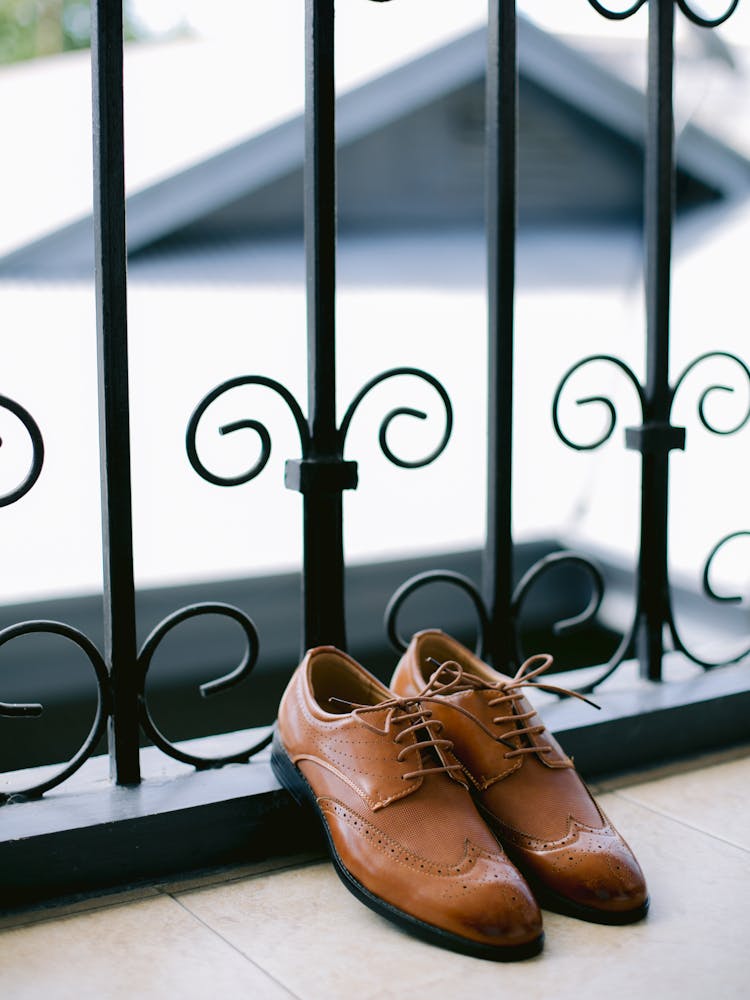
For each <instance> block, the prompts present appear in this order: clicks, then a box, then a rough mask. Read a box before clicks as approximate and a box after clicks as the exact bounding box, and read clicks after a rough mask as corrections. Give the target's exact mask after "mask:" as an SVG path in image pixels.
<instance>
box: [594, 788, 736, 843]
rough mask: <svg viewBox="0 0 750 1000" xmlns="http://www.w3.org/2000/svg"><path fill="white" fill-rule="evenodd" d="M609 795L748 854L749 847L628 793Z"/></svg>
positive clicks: (612, 793) (618, 792)
mask: <svg viewBox="0 0 750 1000" xmlns="http://www.w3.org/2000/svg"><path fill="white" fill-rule="evenodd" d="M609 794H610V795H614V796H616V797H617V798H620V799H624V800H625V801H626V802H630V803H631V805H635V806H640V807H641V808H642V809H646V810H647V811H648V812H650V813H653V814H654V815H655V816H663V817H664V819H669V820H671V821H672V822H673V823H679V825H680V826H684V827H685V828H686V829H688V830H692V831H693V832H694V833H702V834H703V836H705V837H710V838H711V839H712V840H718V841H719V843H720V844H726V845H727V847H734V848H735V849H736V850H738V851H742V852H743V853H744V854H750V848H748V847H745V846H744V845H743V844H738V843H736V841H734V840H727V838H726V837H720V836H719V835H718V834H717V833H711V831H710V830H704V829H703V828H702V827H700V826H694V825H693V824H692V823H688V822H687V821H686V820H684V819H680V817H679V816H673V815H672V814H671V813H668V812H663V811H662V810H661V809H657V808H655V807H654V806H650V805H647V804H646V803H645V802H641V801H640V800H639V799H634V798H631V796H630V795H624V794H623V793H622V792H620V791H617V792H609Z"/></svg>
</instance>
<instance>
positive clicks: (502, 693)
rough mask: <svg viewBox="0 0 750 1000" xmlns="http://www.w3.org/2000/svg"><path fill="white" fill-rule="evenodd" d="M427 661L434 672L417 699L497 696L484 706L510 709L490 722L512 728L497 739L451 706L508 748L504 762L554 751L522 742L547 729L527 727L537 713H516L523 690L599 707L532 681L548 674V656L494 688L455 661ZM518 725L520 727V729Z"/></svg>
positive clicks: (540, 656) (575, 693)
mask: <svg viewBox="0 0 750 1000" xmlns="http://www.w3.org/2000/svg"><path fill="white" fill-rule="evenodd" d="M427 660H428V662H429V663H432V664H434V665H435V666H436V667H437V669H436V670H435V672H434V673H433V674H432V676H431V677H430V679H429V681H428V682H427V685H426V686H425V688H424V690H423V691H422V692H421V693H420V695H419V697H420V698H421V699H422V700H431V699H432V698H433V697H440V698H444V697H445V696H446V695H449V694H456V693H458V692H460V691H470V690H476V691H496V692H497V695H496V697H494V698H491V699H490V700H489V701H488V702H487V704H488V706H490V707H491V708H494V707H495V706H497V705H505V706H507V708H508V709H509V714H507V715H497V716H495V717H494V718H493V720H492V722H493V724H494V725H496V726H502V725H505V724H506V723H510V724H511V727H512V728H510V729H509V730H508V731H507V732H504V733H501V734H500V735H498V734H497V732H496V731H493V730H491V729H489V728H488V727H487V726H485V724H484V723H483V722H482V720H481V719H478V718H477V717H476V715H474V714H473V713H472V712H469V711H467V710H466V709H465V708H463V707H462V706H460V705H456V704H455V703H452V705H451V707H452V708H455V709H457V710H458V711H459V712H461V714H462V715H466V716H468V717H469V718H470V719H472V721H474V722H475V723H476V724H477V725H478V726H479V727H480V728H481V729H482V730H484V732H485V733H486V734H487V735H488V736H490V737H491V738H492V739H493V740H495V741H497V742H499V743H504V744H505V745H506V746H507V747H508V748H509V749H508V750H507V751H506V753H505V754H504V755H503V756H504V757H505V759H506V760H510V759H512V758H513V757H520V756H522V755H523V754H532V753H552V750H553V748H552V747H551V746H549V745H548V744H547V745H545V744H542V745H541V746H536V745H534V744H531V742H530V740H528V741H527V742H524V737H532V736H539V735H541V734H542V733H543V732H545V729H546V727H545V726H544V725H542V724H541V723H539V724H538V725H534V726H531V725H527V724H526V723H528V722H529V720H530V719H532V718H533V717H534V716H535V715H536V714H537V713H536V710H535V709H531V710H530V711H528V712H521V711H519V705H518V702H519V701H520V699H521V698H523V696H524V695H523V691H522V688H538V689H539V690H541V691H550V692H552V693H553V694H559V695H563V696H564V697H570V698H578V699H579V700H580V701H585V702H586V704H587V705H591V706H592V708H600V707H601V706H600V705H597V704H596V702H593V701H591V700H590V699H589V698H586V697H585V695H582V694H581V693H580V692H579V691H571V690H570V689H569V688H564V687H559V686H558V685H556V684H550V683H548V682H547V681H538V680H535V679H534V678H536V677H539V675H540V674H543V673H544V672H545V671H546V670H549V668H550V667H551V666H552V663H553V662H554V661H553V658H552V657H551V656H550V655H549V653H537V654H536V655H535V656H530V657H529V658H528V659H527V660H525V661H524V662H523V663H522V664H521V666H520V667H519V668H518V670H517V671H516V674H515V675H514V677H512V678H511V679H510V680H500V681H497V683H495V684H491V683H489V682H488V681H487V680H485V679H484V678H483V677H479V676H478V675H477V674H472V673H471V672H470V671H468V670H466V669H465V668H464V667H462V666H461V664H460V663H457V662H456V661H455V660H446V661H445V662H443V663H440V661H439V660H436V659H434V658H433V657H431V656H430V657H428V658H427ZM519 723H521V725H520V726H519ZM516 741H517V742H516Z"/></svg>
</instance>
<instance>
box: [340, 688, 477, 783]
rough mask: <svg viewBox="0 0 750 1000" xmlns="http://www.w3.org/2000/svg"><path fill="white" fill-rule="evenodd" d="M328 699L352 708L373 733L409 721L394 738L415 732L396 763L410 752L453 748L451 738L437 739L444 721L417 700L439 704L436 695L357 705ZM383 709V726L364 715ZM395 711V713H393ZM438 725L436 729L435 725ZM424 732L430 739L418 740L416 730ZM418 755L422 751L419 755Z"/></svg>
mask: <svg viewBox="0 0 750 1000" xmlns="http://www.w3.org/2000/svg"><path fill="white" fill-rule="evenodd" d="M328 700H329V701H336V702H338V703H339V704H341V705H348V706H349V708H351V710H352V713H351V714H352V716H353V718H355V719H356V720H357V722H360V723H361V724H362V725H363V726H366V727H367V729H370V730H371V731H372V732H374V733H382V734H387V733H388V732H390V730H391V727H392V724H393V722H411V725H408V726H406V727H405V728H404V729H401V730H400V731H399V732H397V733H396V734H395V736H394V737H393V742H394V743H402V742H403V740H404V738H405V737H406V736H408V735H409V734H410V733H413V734H414V740H415V741H414V743H409V744H408V745H407V746H405V747H402V748H401V750H400V751H399V752H398V754H397V756H396V759H397V760H398V762H399V763H403V761H404V758H405V757H406V755H407V754H409V753H412V752H413V751H415V750H416V751H421V750H429V749H431V748H434V749H435V751H436V752H437V750H438V748H439V747H442V748H443V749H444V750H452V749H453V741H452V740H447V739H445V738H442V739H441V738H439V733H440V732H441V731H442V730H443V729H444V728H445V727H444V725H443V723H442V722H440V720H439V719H433V718H432V712H431V711H430V709H429V708H426V709H425V708H421V707H420V705H419V703H420V702H421V701H434V702H437V703H438V704H439V701H438V699H437V698H433V697H431V696H429V695H428V696H427V697H426V698H422V697H418V698H396V697H394V698H387V699H386V700H385V701H381V702H379V703H378V704H377V705H358V704H357V703H356V702H353V701H345V700H344V699H343V698H329V699H328ZM382 711H385V712H386V718H385V725H384V726H383V728H382V729H380V728H379V727H378V726H376V725H373V724H372V723H371V722H368V721H367V719H365V718H364V716H365V715H368V714H370V713H372V712H382ZM396 713H398V715H397V714H396ZM434 727H437V728H434ZM420 729H421V730H423V731H426V732H427V734H428V735H429V739H426V740H425V739H423V740H420V739H419V736H418V732H419V730H420ZM420 757H421V754H420ZM437 757H438V759H440V755H439V753H437ZM460 770H462V767H461V765H460V764H458V763H456V764H442V763H441V764H440V765H439V766H437V767H421V768H418V769H417V770H415V771H408V772H407V773H406V774H402V775H401V778H402V780H403V781H406V780H407V779H409V778H421V777H422V776H423V775H425V774H438V773H440V772H443V771H445V772H449V771H460Z"/></svg>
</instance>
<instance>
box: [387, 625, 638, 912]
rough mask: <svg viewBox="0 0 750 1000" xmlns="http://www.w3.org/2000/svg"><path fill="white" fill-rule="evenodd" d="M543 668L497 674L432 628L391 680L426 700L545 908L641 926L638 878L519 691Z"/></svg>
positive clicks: (540, 660)
mask: <svg viewBox="0 0 750 1000" xmlns="http://www.w3.org/2000/svg"><path fill="white" fill-rule="evenodd" d="M551 662H552V657H550V656H547V655H542V656H535V657H531V659H529V660H527V661H526V663H524V664H523V666H522V667H521V668H520V670H519V671H518V673H517V674H516V676H515V677H507V676H504V675H503V674H500V673H498V672H497V671H495V670H493V669H492V668H491V667H489V666H488V665H487V664H486V663H484V662H483V661H482V660H480V659H479V658H478V657H477V656H475V655H474V654H473V653H472V652H470V651H469V650H468V649H466V648H465V647H464V646H462V645H461V643H459V642H457V641H456V640H455V639H452V638H451V637H450V636H448V635H446V634H445V633H443V632H440V631H437V630H429V631H425V632H419V633H417V635H415V636H414V638H413V639H412V642H411V644H410V646H409V648H408V649H407V651H406V653H405V654H404V656H403V657H402V659H401V662H400V663H399V665H398V667H397V668H396V672H395V674H394V676H393V680H392V681H391V685H392V689H393V690H394V691H395V692H396V693H397V694H398V695H400V696H401V697H403V698H414V697H419V696H421V697H423V698H424V697H428V698H429V699H430V707H431V708H432V710H433V712H434V717H435V719H436V720H437V721H440V722H442V723H443V724H444V727H445V728H444V733H445V735H446V736H447V737H449V738H450V739H451V741H452V742H453V749H454V753H455V755H456V757H457V758H458V759H459V760H460V761H461V764H462V765H463V769H464V772H465V774H466V776H467V777H468V779H469V780H470V782H471V787H472V791H473V794H474V797H475V800H476V802H477V804H478V806H479V809H480V812H481V814H482V816H483V817H484V818H485V819H486V820H487V822H488V824H489V825H490V826H491V827H492V829H493V830H494V831H495V833H496V834H497V836H498V838H499V839H500V841H501V843H502V844H503V846H504V847H505V849H506V850H507V852H508V854H509V856H510V857H511V858H512V860H513V861H514V862H515V863H516V865H518V867H519V869H520V870H521V871H522V872H523V874H524V875H525V876H526V878H527V879H528V881H529V884H530V885H531V886H532V888H533V890H534V892H535V895H536V897H537V899H538V900H539V902H540V903H541V904H542V905H543V906H546V907H547V908H548V909H552V910H556V911H558V912H562V913H567V914H569V915H571V916H576V917H579V918H581V919H584V920H591V921H594V922H597V923H607V924H624V923H631V922H633V921H635V920H640V919H641V918H642V917H644V916H645V915H646V912H647V910H648V894H647V890H646V882H645V880H644V877H643V873H642V871H641V869H640V867H639V865H638V862H637V861H636V859H635V857H634V856H633V853H632V851H631V850H630V848H629V847H628V845H627V844H626V843H625V841H624V840H623V839H622V837H621V836H620V834H619V833H618V832H617V830H615V828H614V827H613V826H612V824H611V823H610V822H609V820H608V819H607V817H606V816H605V815H604V814H603V813H602V811H601V810H600V809H599V807H598V806H597V804H596V802H595V801H594V799H593V798H592V796H591V794H590V792H589V791H588V789H587V788H586V785H585V784H584V783H583V781H582V780H581V778H580V777H579V776H578V774H577V773H576V770H575V768H574V766H573V762H572V761H571V760H570V759H569V758H568V757H567V756H566V755H565V754H564V753H563V751H562V749H561V748H560V745H559V744H558V743H557V741H556V740H555V739H554V738H553V736H552V735H551V734H550V733H549V732H547V730H546V729H545V727H544V725H543V723H542V721H541V719H540V718H539V716H538V715H537V713H536V711H535V709H534V708H533V707H532V705H531V704H530V703H529V701H528V700H527V699H526V698H525V697H524V695H523V693H522V691H521V688H522V687H534V686H537V687H540V688H547V689H549V690H555V691H558V692H562V693H566V694H575V695H576V696H577V697H579V696H578V695H577V694H576V692H567V691H565V692H563V690H562V689H560V688H557V687H555V686H554V685H551V684H547V683H545V682H540V681H535V680H534V678H536V677H538V676H539V674H540V673H542V672H543V671H544V670H546V669H547V668H548V667H549V666H550V664H551Z"/></svg>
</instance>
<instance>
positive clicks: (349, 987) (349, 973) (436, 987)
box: [179, 795, 750, 1000]
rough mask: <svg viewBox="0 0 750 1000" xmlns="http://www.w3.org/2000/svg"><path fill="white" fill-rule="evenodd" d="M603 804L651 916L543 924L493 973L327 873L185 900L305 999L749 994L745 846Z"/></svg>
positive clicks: (574, 999)
mask: <svg viewBox="0 0 750 1000" xmlns="http://www.w3.org/2000/svg"><path fill="white" fill-rule="evenodd" d="M602 801H603V805H604V808H605V809H607V811H608V812H609V814H610V816H611V818H612V819H613V820H614V822H615V823H617V824H618V826H619V827H620V828H621V829H622V830H623V832H624V833H625V835H626V836H627V837H628V839H629V841H630V842H631V844H632V846H633V848H634V850H636V852H637V853H638V855H639V857H640V859H641V861H642V863H643V867H644V869H645V871H646V874H647V877H648V879H649V883H650V887H651V893H652V899H653V904H652V912H651V914H650V915H649V918H648V920H646V921H645V922H643V923H641V924H638V925H635V926H631V927H601V926H597V925H594V924H586V923H583V922H580V921H576V920H572V919H569V918H565V917H560V916H556V915H549V916H547V917H546V921H545V923H546V928H547V945H546V947H545V951H544V953H543V954H542V955H541V956H540V957H538V958H535V959H533V960H531V961H528V962H523V963H514V964H507V965H498V964H495V963H492V962H484V961H479V960H475V959H470V958H466V957H464V956H461V955H454V954H452V953H449V952H445V951H441V950H439V949H437V948H434V947H431V946H429V945H426V944H422V943H420V942H418V941H416V940H413V939H412V938H410V937H409V936H407V935H406V934H404V933H401V932H400V931H398V930H397V929H395V928H394V927H393V926H392V925H390V924H388V923H387V922H386V921H384V920H383V919H381V918H380V917H378V916H376V915H375V914H373V913H371V912H370V911H369V910H367V909H366V908H365V907H363V906H362V905H361V904H359V903H358V902H357V901H356V900H355V899H354V897H352V896H351V895H350V894H349V893H348V892H347V891H346V890H345V889H344V888H343V886H342V885H341V884H340V883H339V881H338V879H337V878H336V876H335V874H334V873H333V870H332V869H331V867H330V866H329V865H327V864H320V865H313V866H309V867H307V868H304V869H300V870H297V871H285V872H279V873H276V874H270V875H265V876H261V877H259V878H255V879H248V880H247V881H244V882H239V883H237V882H235V883H233V884H232V885H230V886H225V887H214V888H210V889H203V890H200V891H196V892H190V893H186V894H184V895H181V896H180V897H179V898H180V899H181V901H182V902H183V903H184V905H185V906H186V907H188V908H189V909H190V910H191V911H192V912H194V913H195V914H197V915H198V916H199V917H200V918H201V919H202V920H204V921H205V922H206V923H207V924H208V925H210V926H212V927H214V928H215V929H216V930H217V931H218V932H219V933H220V934H221V935H222V936H223V937H225V938H226V939H227V940H229V941H231V942H232V943H233V944H234V946H235V947H236V948H238V949H239V950H241V951H242V952H243V953H244V954H246V955H248V956H250V957H251V958H252V959H253V960H254V961H256V962H257V963H258V964H259V965H260V966H262V967H263V968H264V969H266V970H267V971H268V972H269V973H270V974H271V975H272V976H273V977H274V978H275V979H278V981H280V982H282V983H284V984H285V985H286V986H287V987H288V988H289V989H290V990H292V991H293V992H294V993H296V994H297V995H298V996H300V997H303V998H305V1000H318V998H320V1000H323V998H325V1000H337V998H345V997H346V998H349V997H352V996H356V998H357V1000H374V998H391V997H392V998H397V997H399V998H400V997H403V996H405V995H407V994H412V995H421V996H424V995H430V996H432V997H435V998H443V997H450V998H451V1000H460V998H463V997H466V998H467V1000H469V998H471V1000H476V998H477V997H485V996H486V997H490V996H495V995H499V991H502V993H503V995H506V996H511V995H512V996H523V997H524V998H526V1000H536V998H538V1000H549V998H551V997H554V998H556V1000H562V998H565V1000H567V998H570V1000H587V998H591V1000H593V998H598V1000H601V997H603V996H606V998H607V1000H620V998H622V1000H625V998H632V997H633V996H648V997H653V998H655V1000H671V998H672V997H674V998H675V1000H678V998H679V1000H692V998H695V1000H699V998H700V1000H703V998H704V997H705V996H706V994H707V993H710V995H712V996H716V997H721V998H722V1000H735V998H740V997H742V998H743V1000H744V997H746V996H747V974H748V968H749V963H748V959H747V946H746V935H747V930H748V927H750V866H748V864H747V858H746V855H745V854H744V853H743V852H742V851H741V850H739V849H737V848H735V847H733V846H731V845H728V844H725V843H723V842H721V841H717V840H715V839H713V838H711V837H709V836H707V835H706V834H703V833H700V832H697V831H695V830H693V829H690V828H689V827H686V826H684V825H682V824H680V823H677V822H675V821H673V820H671V819H668V818H666V817H664V816H660V815H656V814H654V813H653V812H651V811H650V810H648V809H645V808H643V807H642V806H639V805H637V804H636V803H632V802H629V801H626V800H624V799H622V798H619V797H616V796H613V795H608V796H604V797H603V800H602Z"/></svg>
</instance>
